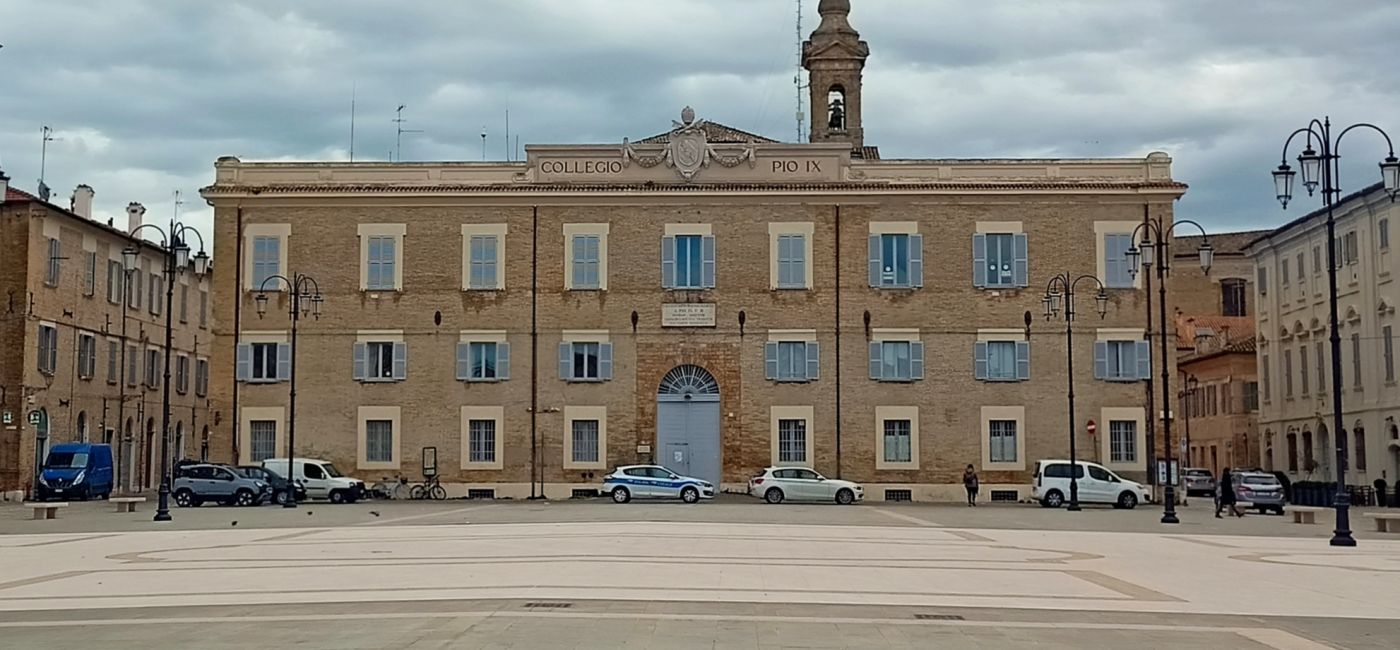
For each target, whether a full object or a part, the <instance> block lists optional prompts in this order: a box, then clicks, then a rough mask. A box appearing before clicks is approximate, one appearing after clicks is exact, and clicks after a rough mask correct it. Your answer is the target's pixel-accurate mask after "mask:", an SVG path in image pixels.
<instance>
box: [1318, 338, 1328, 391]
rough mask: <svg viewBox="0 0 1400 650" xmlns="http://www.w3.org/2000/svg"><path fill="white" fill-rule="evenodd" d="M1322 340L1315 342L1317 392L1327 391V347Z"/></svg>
mask: <svg viewBox="0 0 1400 650" xmlns="http://www.w3.org/2000/svg"><path fill="white" fill-rule="evenodd" d="M1324 345H1326V343H1324V342H1323V341H1318V342H1317V392H1318V393H1326V392H1327V349H1326V348H1325V347H1323V346H1324Z"/></svg>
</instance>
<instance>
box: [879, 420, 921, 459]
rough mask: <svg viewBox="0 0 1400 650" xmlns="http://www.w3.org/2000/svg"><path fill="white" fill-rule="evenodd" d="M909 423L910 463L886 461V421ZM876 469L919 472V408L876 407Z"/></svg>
mask: <svg viewBox="0 0 1400 650" xmlns="http://www.w3.org/2000/svg"><path fill="white" fill-rule="evenodd" d="M886 420H908V421H909V461H908V462H901V461H890V460H885V421H886ZM875 469H876V470H917V469H919V407H917V406H876V407H875Z"/></svg>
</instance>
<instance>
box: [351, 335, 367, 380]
mask: <svg viewBox="0 0 1400 650" xmlns="http://www.w3.org/2000/svg"><path fill="white" fill-rule="evenodd" d="M366 347H367V346H366V345H365V344H364V343H356V344H355V362H354V371H353V373H352V375H353V376H354V378H355V379H357V380H361V381H363V380H364V378H365V357H366V356H367V353H366Z"/></svg>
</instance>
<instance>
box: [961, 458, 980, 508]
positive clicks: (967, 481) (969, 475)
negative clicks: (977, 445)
mask: <svg viewBox="0 0 1400 650" xmlns="http://www.w3.org/2000/svg"><path fill="white" fill-rule="evenodd" d="M977 487H978V486H977V471H976V470H974V469H972V465H968V466H967V469H965V470H963V489H965V490H967V507H969V508H971V507H974V506H976V505H977Z"/></svg>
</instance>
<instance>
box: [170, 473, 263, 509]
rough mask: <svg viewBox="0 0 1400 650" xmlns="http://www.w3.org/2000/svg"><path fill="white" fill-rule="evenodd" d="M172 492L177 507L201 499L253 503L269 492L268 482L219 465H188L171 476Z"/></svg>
mask: <svg viewBox="0 0 1400 650" xmlns="http://www.w3.org/2000/svg"><path fill="white" fill-rule="evenodd" d="M174 492H175V505H178V506H180V507H181V508H197V507H199V506H200V505H201V504H203V503H204V502H205V501H216V502H218V503H222V504H224V505H235V506H255V505H258V504H260V503H262V502H263V501H265V500H267V499H268V497H271V496H272V486H271V485H268V483H267V482H266V481H262V480H258V479H254V478H248V477H246V476H243V475H242V474H239V473H238V472H235V471H233V469H232V468H229V467H224V466H222V465H188V466H186V467H183V468H181V471H180V476H179V477H177V478H176V479H175V487H174Z"/></svg>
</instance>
